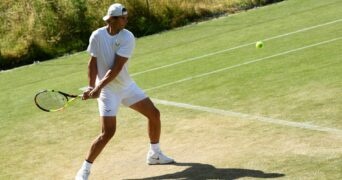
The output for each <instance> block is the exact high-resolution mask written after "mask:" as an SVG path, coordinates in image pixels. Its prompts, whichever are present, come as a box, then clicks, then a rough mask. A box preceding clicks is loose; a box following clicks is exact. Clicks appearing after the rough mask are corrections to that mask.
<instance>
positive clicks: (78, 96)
mask: <svg viewBox="0 0 342 180" xmlns="http://www.w3.org/2000/svg"><path fill="white" fill-rule="evenodd" d="M45 92H55V93H59V94H61V95H63V96H64V97H65V98H66V100H67V101H66V103H65V104H64V105H63V106H62V107H61V108H58V109H45V108H43V107H41V106H40V105H39V103H38V102H37V97H38V96H39V94H41V93H45ZM80 97H82V95H72V94H68V93H65V92H62V91H56V90H43V91H40V92H38V93H37V94H36V95H35V96H34V103H35V104H36V106H37V107H38V108H39V109H41V110H43V111H45V112H56V111H60V110H63V109H64V108H66V107H67V106H68V105H69V104H70V102H72V101H74V100H75V99H76V98H80Z"/></svg>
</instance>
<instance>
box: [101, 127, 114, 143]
mask: <svg viewBox="0 0 342 180" xmlns="http://www.w3.org/2000/svg"><path fill="white" fill-rule="evenodd" d="M114 134H115V129H113V130H107V131H104V132H103V133H102V135H101V136H102V139H103V140H105V141H109V140H110V139H112V137H113V136H114Z"/></svg>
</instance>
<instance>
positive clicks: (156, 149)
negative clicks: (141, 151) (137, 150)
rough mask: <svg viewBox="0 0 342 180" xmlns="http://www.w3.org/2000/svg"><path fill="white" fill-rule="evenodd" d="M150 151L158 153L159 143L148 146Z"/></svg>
mask: <svg viewBox="0 0 342 180" xmlns="http://www.w3.org/2000/svg"><path fill="white" fill-rule="evenodd" d="M150 150H152V151H153V152H160V151H161V150H160V146H159V143H157V144H150Z"/></svg>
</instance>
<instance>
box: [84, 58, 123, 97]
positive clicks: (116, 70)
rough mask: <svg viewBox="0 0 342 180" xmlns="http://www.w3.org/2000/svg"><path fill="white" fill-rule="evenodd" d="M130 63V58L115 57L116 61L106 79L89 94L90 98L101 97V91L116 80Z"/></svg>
mask: <svg viewBox="0 0 342 180" xmlns="http://www.w3.org/2000/svg"><path fill="white" fill-rule="evenodd" d="M127 61H128V58H126V57H123V56H120V55H118V54H116V55H115V61H114V64H113V66H112V68H111V69H109V70H108V71H107V73H106V75H105V76H104V78H103V79H102V80H101V81H100V82H99V84H98V85H97V86H96V87H95V88H94V89H93V90H92V91H91V92H90V93H89V95H90V97H92V98H97V97H99V95H100V92H101V89H102V88H103V87H105V86H106V85H107V84H108V83H109V82H111V81H112V80H113V79H115V78H116V76H117V75H118V74H119V73H120V71H121V70H122V68H123V67H124V65H125V63H126V62H127Z"/></svg>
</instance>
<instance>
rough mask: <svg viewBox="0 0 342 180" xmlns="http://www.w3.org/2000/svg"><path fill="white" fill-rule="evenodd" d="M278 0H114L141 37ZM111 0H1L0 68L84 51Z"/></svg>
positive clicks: (129, 25)
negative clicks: (125, 8)
mask: <svg viewBox="0 0 342 180" xmlns="http://www.w3.org/2000/svg"><path fill="white" fill-rule="evenodd" d="M279 1H282V0H117V1H116V2H120V3H123V4H125V6H126V7H127V9H128V11H129V16H130V17H129V23H128V26H127V28H128V29H130V30H131V31H132V32H133V33H134V34H135V36H137V37H141V36H145V35H150V34H154V33H157V32H161V31H164V30H168V29H172V28H175V27H179V26H184V25H186V24H188V23H191V22H194V21H198V20H201V19H203V18H207V17H213V16H217V15H221V14H225V13H234V12H236V11H239V10H246V9H250V8H253V7H255V6H263V5H266V4H269V3H274V2H279ZM112 3H113V1H111V0H102V1H99V0H31V1H27V0H16V1H12V0H2V1H0V23H1V24H2V25H1V26H0V42H1V44H0V70H4V69H9V68H13V67H17V66H20V65H24V64H31V63H32V62H34V61H43V60H47V59H51V58H54V57H57V56H61V55H64V54H68V53H74V52H77V51H82V50H84V49H85V48H86V46H87V44H88V39H89V36H90V34H91V32H92V31H93V30H94V29H96V28H98V27H100V26H103V25H105V23H104V22H103V21H102V16H104V15H105V14H106V11H107V8H108V6H109V5H110V4H112Z"/></svg>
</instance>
